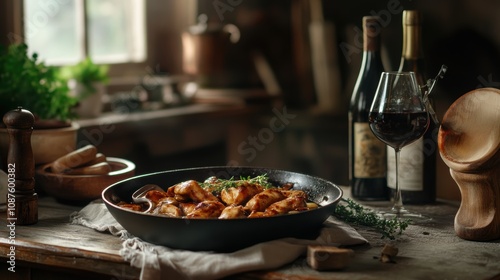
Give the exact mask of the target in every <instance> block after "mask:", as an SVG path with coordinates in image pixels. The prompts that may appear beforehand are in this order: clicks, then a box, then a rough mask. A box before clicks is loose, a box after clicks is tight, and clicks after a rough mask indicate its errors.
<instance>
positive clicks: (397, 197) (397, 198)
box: [392, 148, 403, 214]
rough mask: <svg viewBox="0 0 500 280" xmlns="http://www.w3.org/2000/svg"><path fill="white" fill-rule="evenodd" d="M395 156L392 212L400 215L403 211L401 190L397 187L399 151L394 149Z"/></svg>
mask: <svg viewBox="0 0 500 280" xmlns="http://www.w3.org/2000/svg"><path fill="white" fill-rule="evenodd" d="M394 151H395V154H396V192H395V193H394V205H393V207H392V210H393V211H394V212H396V214H399V213H401V210H402V209H403V198H402V197H401V188H400V186H399V153H400V151H401V149H399V148H394Z"/></svg>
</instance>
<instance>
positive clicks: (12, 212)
mask: <svg viewBox="0 0 500 280" xmlns="http://www.w3.org/2000/svg"><path fill="white" fill-rule="evenodd" d="M3 122H4V123H5V125H6V126H7V130H8V132H9V136H10V145H9V151H8V154H7V166H6V170H7V176H8V179H9V181H8V182H9V184H8V192H7V201H9V198H10V199H11V200H10V201H12V200H14V204H13V205H12V204H10V205H12V206H13V207H14V209H12V207H11V206H9V207H8V209H7V215H8V216H7V218H9V219H11V220H13V221H15V223H16V225H30V224H35V223H36V222H38V195H37V194H36V192H35V179H34V176H35V160H34V157H33V150H32V148H31V133H32V132H33V123H34V122H35V118H34V116H33V114H32V113H31V112H30V111H28V110H25V109H22V108H21V107H18V108H17V109H15V110H12V111H10V112H7V113H6V114H5V115H4V117H3ZM12 183H14V185H12ZM14 218H15V219H14Z"/></svg>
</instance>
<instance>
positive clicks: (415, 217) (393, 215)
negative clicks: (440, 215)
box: [380, 207, 432, 224]
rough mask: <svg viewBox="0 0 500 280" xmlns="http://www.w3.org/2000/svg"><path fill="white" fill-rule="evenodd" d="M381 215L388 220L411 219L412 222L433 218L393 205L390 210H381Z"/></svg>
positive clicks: (427, 220) (416, 222) (421, 221)
mask: <svg viewBox="0 0 500 280" xmlns="http://www.w3.org/2000/svg"><path fill="white" fill-rule="evenodd" d="M380 215H382V217H384V218H386V219H387V220H392V219H398V220H409V223H410V224H418V223H423V222H429V221H431V220H432V218H430V217H427V216H424V215H422V214H419V213H412V212H409V211H408V210H406V209H405V208H404V207H393V208H392V209H391V211H390V212H380Z"/></svg>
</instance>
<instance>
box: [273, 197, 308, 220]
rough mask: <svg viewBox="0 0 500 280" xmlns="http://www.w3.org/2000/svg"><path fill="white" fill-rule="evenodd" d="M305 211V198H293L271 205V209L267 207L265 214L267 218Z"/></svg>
mask: <svg viewBox="0 0 500 280" xmlns="http://www.w3.org/2000/svg"><path fill="white" fill-rule="evenodd" d="M304 210H307V204H306V199H305V197H303V196H292V197H288V198H285V199H283V200H281V201H278V202H275V203H273V204H271V205H270V206H269V207H267V209H266V211H264V213H265V214H266V215H267V216H275V215H280V214H286V213H288V212H290V211H304Z"/></svg>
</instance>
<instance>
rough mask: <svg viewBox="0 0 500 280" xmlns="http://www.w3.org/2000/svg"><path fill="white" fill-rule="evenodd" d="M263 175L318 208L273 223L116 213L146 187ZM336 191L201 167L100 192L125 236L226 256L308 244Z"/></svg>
mask: <svg viewBox="0 0 500 280" xmlns="http://www.w3.org/2000/svg"><path fill="white" fill-rule="evenodd" d="M263 174H267V176H268V177H269V179H270V180H269V181H270V182H271V183H273V184H274V185H277V186H279V185H281V184H284V183H293V184H294V187H293V189H301V190H304V191H305V192H306V193H307V194H308V196H309V199H310V200H312V201H314V202H316V203H317V204H319V205H320V207H319V208H317V209H314V210H309V211H305V212H300V213H297V214H288V215H281V216H274V217H263V218H252V219H248V218H242V219H228V220H218V219H183V218H174V217H166V216H157V215H152V214H146V213H141V212H135V211H132V210H128V209H123V208H120V207H118V206H117V205H116V204H117V203H118V202H119V201H126V202H131V201H132V198H131V197H132V193H133V192H134V191H135V190H137V189H139V188H140V187H142V186H143V185H146V184H157V185H159V186H161V187H162V188H164V189H167V188H168V187H170V186H172V185H174V184H177V183H179V182H183V181H186V180H197V181H204V180H205V179H206V178H208V177H210V176H217V177H219V178H224V179H229V178H231V177H234V178H236V179H239V178H240V176H244V177H248V176H251V177H255V176H258V175H263ZM341 197H342V190H341V189H340V188H339V187H338V186H336V185H335V184H333V183H331V182H328V181H326V180H323V179H321V178H317V177H313V176H309V175H304V174H300V173H295V172H289V171H283V170H274V169H266V168H253V167H203V168H191V169H181V170H172V171H164V172H158V173H152V174H146V175H140V176H136V177H132V178H130V179H126V180H124V181H120V182H118V183H115V184H113V185H111V186H109V187H107V188H106V189H105V190H104V191H103V192H102V198H103V200H104V203H105V204H106V206H107V208H108V210H109V212H110V213H111V214H112V215H113V217H114V218H115V219H116V220H117V221H118V223H120V224H121V225H122V226H123V227H124V228H125V229H126V230H127V231H128V232H129V233H131V234H133V235H134V236H136V237H139V238H141V239H142V240H144V241H147V242H150V243H153V244H157V245H164V246H167V247H170V248H175V249H185V250H192V251H216V252H230V251H235V250H238V249H242V248H244V247H248V246H250V245H254V244H256V243H259V242H263V241H269V240H273V239H278V238H283V237H296V238H307V239H314V238H316V237H317V235H318V233H319V230H320V229H321V226H322V224H323V222H324V221H325V220H326V219H327V218H328V217H329V216H330V215H331V214H333V212H334V210H335V206H336V205H337V203H338V202H339V200H340V198H341Z"/></svg>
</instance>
